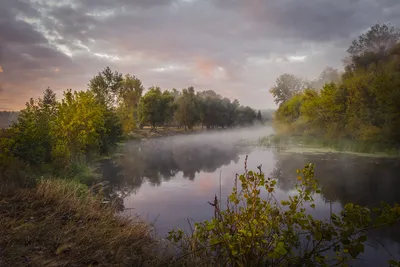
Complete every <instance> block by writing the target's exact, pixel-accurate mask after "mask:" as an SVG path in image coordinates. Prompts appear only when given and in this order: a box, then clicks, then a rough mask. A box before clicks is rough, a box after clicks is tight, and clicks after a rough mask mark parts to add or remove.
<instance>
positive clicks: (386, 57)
mask: <svg viewBox="0 0 400 267" xmlns="http://www.w3.org/2000/svg"><path fill="white" fill-rule="evenodd" d="M347 52H348V57H347V58H346V60H345V72H344V73H343V74H341V75H339V73H338V72H337V71H334V70H330V71H329V72H325V73H323V75H321V77H320V79H319V80H320V81H324V83H321V82H318V83H317V84H319V85H318V86H316V85H315V84H316V83H304V82H303V81H301V80H300V79H298V78H295V77H293V75H289V74H284V75H282V76H280V77H279V78H278V80H277V84H276V86H274V87H273V88H272V89H271V93H272V94H273V96H274V98H275V102H276V103H277V104H278V105H279V108H278V110H277V111H276V112H275V122H274V124H275V128H276V129H277V131H278V133H280V134H285V133H286V134H292V135H308V136H314V137H319V138H329V139H346V140H359V141H362V142H370V143H379V144H380V146H382V147H388V146H392V147H395V148H396V149H397V148H398V144H399V143H400V135H399V129H400V93H399V90H398V88H399V86H400V75H399V73H400V72H399V71H400V69H399V66H400V65H399V55H400V30H399V29H397V28H395V27H392V26H390V25H385V24H384V25H379V24H377V25H374V26H373V27H371V29H370V30H369V31H368V32H366V33H364V34H362V35H361V36H360V37H359V38H358V39H356V40H354V42H353V43H352V45H351V46H350V47H349V49H348V50H347ZM335 73H336V74H335ZM321 84H325V85H323V86H320V85H321Z"/></svg>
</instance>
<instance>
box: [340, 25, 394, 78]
mask: <svg viewBox="0 0 400 267" xmlns="http://www.w3.org/2000/svg"><path fill="white" fill-rule="evenodd" d="M399 41H400V30H399V29H398V28H395V27H393V26H391V25H390V24H382V25H380V24H375V25H374V26H372V27H371V28H370V29H369V30H368V31H367V32H366V33H363V34H361V35H360V36H359V37H358V38H357V39H356V40H354V41H353V42H352V44H351V46H350V47H349V48H348V49H347V52H348V54H349V57H348V58H347V60H346V72H347V73H346V76H348V75H350V74H351V73H352V72H354V71H356V70H357V69H359V68H363V69H366V68H368V66H370V65H371V64H374V63H375V64H376V63H378V62H379V61H380V60H382V59H384V58H386V56H387V55H388V53H389V52H390V51H391V49H392V48H393V47H394V46H395V45H396V44H398V42H399Z"/></svg>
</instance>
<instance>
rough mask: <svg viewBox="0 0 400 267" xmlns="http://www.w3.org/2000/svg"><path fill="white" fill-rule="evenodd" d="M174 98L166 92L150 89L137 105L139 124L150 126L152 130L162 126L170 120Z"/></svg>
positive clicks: (156, 88) (154, 88)
mask: <svg viewBox="0 0 400 267" xmlns="http://www.w3.org/2000/svg"><path fill="white" fill-rule="evenodd" d="M173 111H174V98H173V96H172V95H171V94H170V93H169V92H168V91H166V92H164V93H162V92H161V89H160V88H159V87H151V88H150V89H149V91H148V92H147V93H146V94H145V95H144V96H143V97H142V99H141V100H140V104H139V112H140V122H141V124H150V125H151V126H152V128H156V127H157V126H160V125H163V124H164V123H166V122H167V121H168V120H169V119H171V118H172V115H173Z"/></svg>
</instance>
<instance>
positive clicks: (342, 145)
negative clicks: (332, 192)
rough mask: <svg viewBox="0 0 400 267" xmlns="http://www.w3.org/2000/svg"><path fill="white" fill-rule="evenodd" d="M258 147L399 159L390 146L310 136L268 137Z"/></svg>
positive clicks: (398, 151) (399, 151)
mask: <svg viewBox="0 0 400 267" xmlns="http://www.w3.org/2000/svg"><path fill="white" fill-rule="evenodd" d="M258 145H261V146H266V147H271V148H276V149H278V150H279V151H280V152H282V153H307V154H319V153H336V154H337V153H342V154H350V155H357V156H367V157H394V158H397V157H400V150H399V149H397V148H396V147H394V146H393V145H391V144H382V143H369V142H362V141H354V140H331V139H320V138H315V137H310V136H289V135H277V134H275V135H269V136H266V137H263V138H261V139H260V140H259V142H258Z"/></svg>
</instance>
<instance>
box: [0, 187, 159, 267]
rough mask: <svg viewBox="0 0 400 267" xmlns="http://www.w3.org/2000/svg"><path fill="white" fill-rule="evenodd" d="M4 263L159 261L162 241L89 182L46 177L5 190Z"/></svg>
mask: <svg viewBox="0 0 400 267" xmlns="http://www.w3.org/2000/svg"><path fill="white" fill-rule="evenodd" d="M0 229H2V231H0V266H155V265H156V264H158V263H159V262H160V258H159V257H158V255H157V253H156V252H155V248H157V246H158V245H159V244H158V241H157V240H156V239H155V238H153V236H152V231H153V230H152V227H151V226H150V225H149V224H148V223H146V222H144V221H143V220H141V219H140V218H138V217H134V218H132V217H131V218H126V217H121V216H118V215H116V213H115V209H114V208H113V205H109V204H107V205H105V204H103V203H102V201H101V199H99V198H98V197H97V196H96V195H94V194H91V193H90V190H89V188H88V187H87V186H84V185H82V184H80V183H77V182H73V181H66V180H43V181H41V182H39V183H38V184H37V185H36V186H34V187H32V188H24V189H22V188H18V189H15V190H13V191H7V192H2V193H1V201H0Z"/></svg>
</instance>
